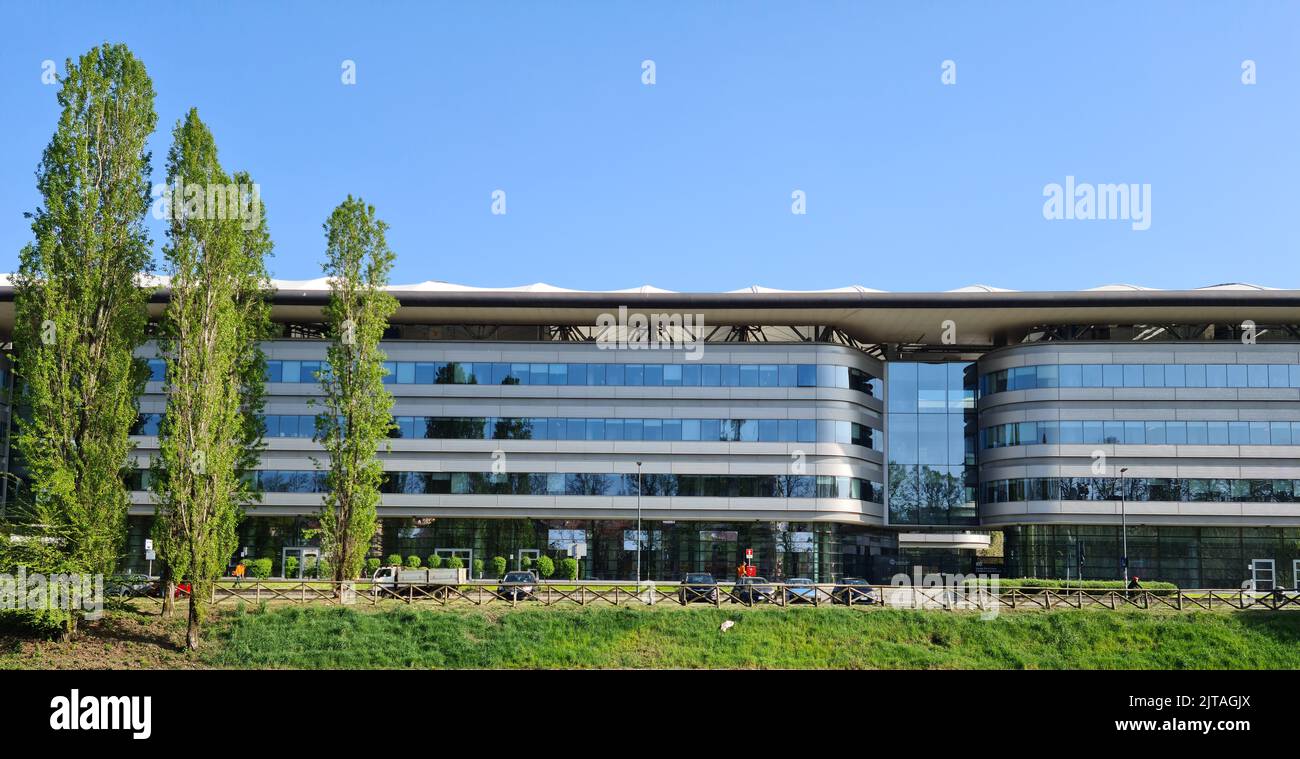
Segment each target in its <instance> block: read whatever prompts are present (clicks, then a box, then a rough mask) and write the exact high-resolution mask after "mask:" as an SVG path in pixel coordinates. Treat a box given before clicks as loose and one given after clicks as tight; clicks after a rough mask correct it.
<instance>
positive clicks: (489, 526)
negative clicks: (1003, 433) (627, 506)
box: [125, 516, 896, 582]
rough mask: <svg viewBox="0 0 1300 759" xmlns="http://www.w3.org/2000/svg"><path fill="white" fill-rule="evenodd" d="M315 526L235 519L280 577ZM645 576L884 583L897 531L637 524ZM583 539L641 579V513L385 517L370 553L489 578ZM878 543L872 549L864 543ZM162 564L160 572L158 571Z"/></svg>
mask: <svg viewBox="0 0 1300 759" xmlns="http://www.w3.org/2000/svg"><path fill="white" fill-rule="evenodd" d="M152 522H153V518H152V517H131V518H130V519H129V520H128V529H129V540H128V543H127V556H126V560H125V567H126V569H127V571H139V572H143V571H145V570H146V569H147V568H148V563H147V562H146V561H145V559H144V555H145V554H144V539H145V538H147V537H148V536H149V531H150V527H151V525H152ZM316 526H317V524H316V522H315V520H314V519H313V518H312V517H258V516H250V517H249V518H247V519H245V520H244V521H243V522H241V523H240V525H239V546H240V548H241V549H244V548H247V549H248V556H249V558H269V559H271V560H272V564H273V567H274V569H273V574H274V575H275V576H281V575H282V573H283V567H281V566H280V560H281V549H283V548H284V547H286V546H301V545H312V544H313V543H312V542H311V541H309V540H308V539H307V538H306V537H305V536H306V535H307V534H310V530H311V528H314V527H316ZM641 539H642V542H641V551H642V553H641V573H642V577H643V578H645V579H650V580H659V581H671V582H675V581H678V580H680V579H681V577H682V575H684V574H685V573H687V572H709V573H711V574H712V575H713V576H714V577H715V578H716V579H718V580H719V581H729V580H731V579H734V578H735V576H736V567H737V566H738V565H739V564H741V563H742V562H743V561H744V559H745V549H747V548H750V549H753V551H754V559H753V563H754V564H755V565H756V566H757V568H758V573H759V574H760V575H762V576H764V577H766V578H767V579H769V580H774V581H780V580H784V579H788V578H791V577H808V578H811V579H813V580H815V581H817V582H832V581H835V580H838V579H839V578H841V577H844V576H857V577H868V578H869V579H872V580H873V581H875V582H886V581H887V580H888V579H889V577H890V575H891V574H892V573H893V571H895V570H894V569H893V568H894V566H895V563H896V562H895V561H894V560H893V550H892V549H891V547H890V546H891V545H892V536H889V535H888V534H886V533H884V532H883V531H872V530H868V529H867V528H862V527H856V526H852V525H839V524H827V523H800V522H685V521H659V520H643V521H642V522H641ZM577 543H584V544H585V545H586V553H587V556H586V558H584V559H582V560H581V561H580V562H579V577H580V578H581V579H591V580H630V579H635V577H636V553H637V552H636V547H637V532H636V520H634V519H631V520H613V519H611V520H592V519H461V518H457V519H435V518H386V519H381V520H379V528H378V531H377V532H376V535H375V539H374V541H373V542H372V545H371V548H370V550H369V551H368V552H367V556H368V557H375V558H379V559H381V560H386V559H387V557H388V556H390V555H393V554H397V555H400V556H401V557H403V559H405V558H406V557H408V556H419V557H420V559H421V561H422V562H425V563H426V564H427V562H428V558H429V557H430V556H433V555H440V556H444V557H445V556H448V555H452V554H455V555H459V556H461V557H462V558H464V559H468V561H466V568H467V569H471V570H472V568H473V564H472V563H471V562H472V561H473V560H474V559H482V560H483V564H484V575H485V579H492V575H491V572H492V570H491V566H492V558H493V557H495V556H501V557H503V558H505V559H506V561H507V567H508V569H517V568H519V567H520V566H521V564H522V563H524V562H525V560H531V561H533V562H535V561H536V557H538V556H543V555H545V556H549V557H551V558H552V559H555V560H557V561H558V560H559V559H561V558H565V557H567V556H570V555H571V554H572V553H573V552H574V546H575V544H577ZM868 543H870V544H871V545H874V546H877V548H876V549H875V550H873V551H871V552H860V551H858V550H857V549H858V546H859V545H866V544H868ZM157 569H158V565H157V562H155V564H154V570H155V571H157Z"/></svg>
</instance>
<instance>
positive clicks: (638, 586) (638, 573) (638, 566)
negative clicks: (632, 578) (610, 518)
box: [636, 461, 641, 593]
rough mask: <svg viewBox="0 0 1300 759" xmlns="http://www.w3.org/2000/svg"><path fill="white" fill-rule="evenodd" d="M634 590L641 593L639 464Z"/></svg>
mask: <svg viewBox="0 0 1300 759" xmlns="http://www.w3.org/2000/svg"><path fill="white" fill-rule="evenodd" d="M636 590H637V592H638V593H640V592H641V462H640V461H638V462H636Z"/></svg>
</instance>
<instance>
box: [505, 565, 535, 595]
mask: <svg viewBox="0 0 1300 759" xmlns="http://www.w3.org/2000/svg"><path fill="white" fill-rule="evenodd" d="M536 593H537V575H535V574H533V573H532V572H524V571H518V572H506V576H505V577H502V578H501V585H500V587H498V588H497V595H498V596H500V597H501V598H504V599H505V600H507V601H527V600H529V599H531V598H536V595H535V594H536Z"/></svg>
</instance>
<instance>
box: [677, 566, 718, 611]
mask: <svg viewBox="0 0 1300 759" xmlns="http://www.w3.org/2000/svg"><path fill="white" fill-rule="evenodd" d="M678 599H679V600H680V601H681V602H682V603H684V604H688V603H693V602H695V601H704V602H706V603H711V604H712V603H717V602H718V581H717V580H715V579H713V575H711V574H708V573H707V572H696V573H692V574H688V575H686V576H685V577H683V578H682V586H681V589H680V590H679V591H678Z"/></svg>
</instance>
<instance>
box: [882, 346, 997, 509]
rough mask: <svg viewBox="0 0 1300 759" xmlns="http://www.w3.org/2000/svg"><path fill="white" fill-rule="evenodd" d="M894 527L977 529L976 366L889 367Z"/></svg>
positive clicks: (906, 364)
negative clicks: (968, 526)
mask: <svg viewBox="0 0 1300 759" xmlns="http://www.w3.org/2000/svg"><path fill="white" fill-rule="evenodd" d="M887 374H888V377H889V388H888V394H887V404H888V413H887V414H886V419H887V424H888V428H889V434H888V438H889V444H888V457H889V522H890V524H909V525H972V524H976V523H977V521H978V519H977V513H976V505H975V491H976V483H977V482H978V471H977V467H976V462H975V438H976V419H975V365H974V364H973V363H971V362H949V363H911V362H900V361H891V362H890V363H889V371H888V372H887Z"/></svg>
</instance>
